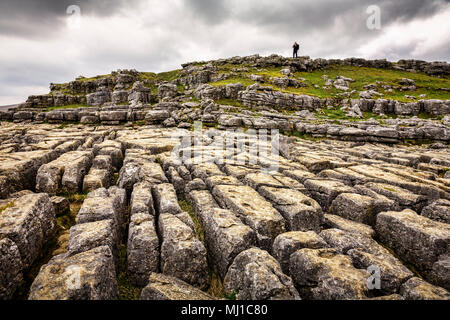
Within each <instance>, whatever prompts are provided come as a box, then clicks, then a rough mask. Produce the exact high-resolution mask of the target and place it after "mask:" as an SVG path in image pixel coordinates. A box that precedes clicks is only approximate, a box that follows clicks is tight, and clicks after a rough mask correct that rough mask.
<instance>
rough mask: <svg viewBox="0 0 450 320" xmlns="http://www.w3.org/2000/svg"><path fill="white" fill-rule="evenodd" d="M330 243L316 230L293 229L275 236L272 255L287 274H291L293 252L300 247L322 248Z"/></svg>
mask: <svg viewBox="0 0 450 320" xmlns="http://www.w3.org/2000/svg"><path fill="white" fill-rule="evenodd" d="M327 246H328V244H327V243H326V242H325V241H324V240H323V239H322V238H321V237H320V236H319V235H318V234H317V233H315V232H314V231H308V232H302V231H291V232H286V233H282V234H280V235H279V236H278V237H276V238H275V241H274V243H273V248H272V255H273V256H274V257H275V258H276V259H277V260H278V262H279V263H280V265H281V268H282V270H283V272H284V273H285V274H289V259H290V257H291V254H293V253H294V252H296V251H297V250H299V249H303V248H309V249H321V248H326V247H327Z"/></svg>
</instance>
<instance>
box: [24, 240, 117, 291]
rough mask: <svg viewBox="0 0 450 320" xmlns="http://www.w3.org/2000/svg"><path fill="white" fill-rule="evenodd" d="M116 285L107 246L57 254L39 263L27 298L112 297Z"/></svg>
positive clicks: (111, 256) (110, 255) (109, 251)
mask: <svg viewBox="0 0 450 320" xmlns="http://www.w3.org/2000/svg"><path fill="white" fill-rule="evenodd" d="M117 297H118V287H117V280H116V272H115V267H114V259H113V255H112V253H111V250H110V248H109V247H108V246H103V247H97V248H95V249H92V250H90V251H86V252H83V253H79V254H77V255H73V256H71V255H70V254H61V255H58V256H55V257H53V258H52V259H51V260H50V261H49V262H48V263H47V264H46V265H44V266H42V267H41V270H40V271H39V274H38V275H37V277H36V278H35V279H34V281H33V284H32V285H31V289H30V295H29V297H28V299H29V300H115V299H117Z"/></svg>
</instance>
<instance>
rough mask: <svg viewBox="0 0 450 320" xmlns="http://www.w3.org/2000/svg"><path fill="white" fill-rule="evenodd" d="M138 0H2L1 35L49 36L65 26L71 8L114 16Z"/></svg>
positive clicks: (99, 14)
mask: <svg viewBox="0 0 450 320" xmlns="http://www.w3.org/2000/svg"><path fill="white" fill-rule="evenodd" d="M138 2H139V1H138V0H128V1H126V0H57V1H55V0H39V1H36V0H2V1H1V2H0V35H2V34H3V35H9V36H19V37H24V38H39V37H48V36H52V35H54V34H56V33H58V31H59V29H60V28H62V27H63V26H64V18H66V17H67V15H68V14H67V12H66V10H67V8H68V7H69V6H71V5H77V6H79V7H80V10H81V14H83V15H91V16H92V15H93V16H99V17H104V16H110V15H113V14H116V13H118V12H120V10H122V9H123V8H126V7H127V6H133V5H136V4H137V3H138Z"/></svg>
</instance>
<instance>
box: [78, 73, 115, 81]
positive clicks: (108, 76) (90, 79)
mask: <svg viewBox="0 0 450 320" xmlns="http://www.w3.org/2000/svg"><path fill="white" fill-rule="evenodd" d="M108 78H112V75H111V74H110V73H109V74H104V75H98V76H95V77H89V78H86V77H84V76H79V77H78V78H77V79H76V80H77V81H81V82H88V81H95V80H99V79H108Z"/></svg>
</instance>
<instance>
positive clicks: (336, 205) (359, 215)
mask: <svg viewBox="0 0 450 320" xmlns="http://www.w3.org/2000/svg"><path fill="white" fill-rule="evenodd" d="M330 211H331V213H333V214H334V215H338V216H341V217H343V218H345V219H349V220H352V221H356V222H360V223H364V224H368V225H373V224H374V222H375V217H376V214H377V212H375V211H374V208H373V199H372V198H370V197H367V196H362V195H359V194H356V193H341V194H340V195H338V196H337V197H336V199H334V200H333V202H332V204H331V208H330Z"/></svg>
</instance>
